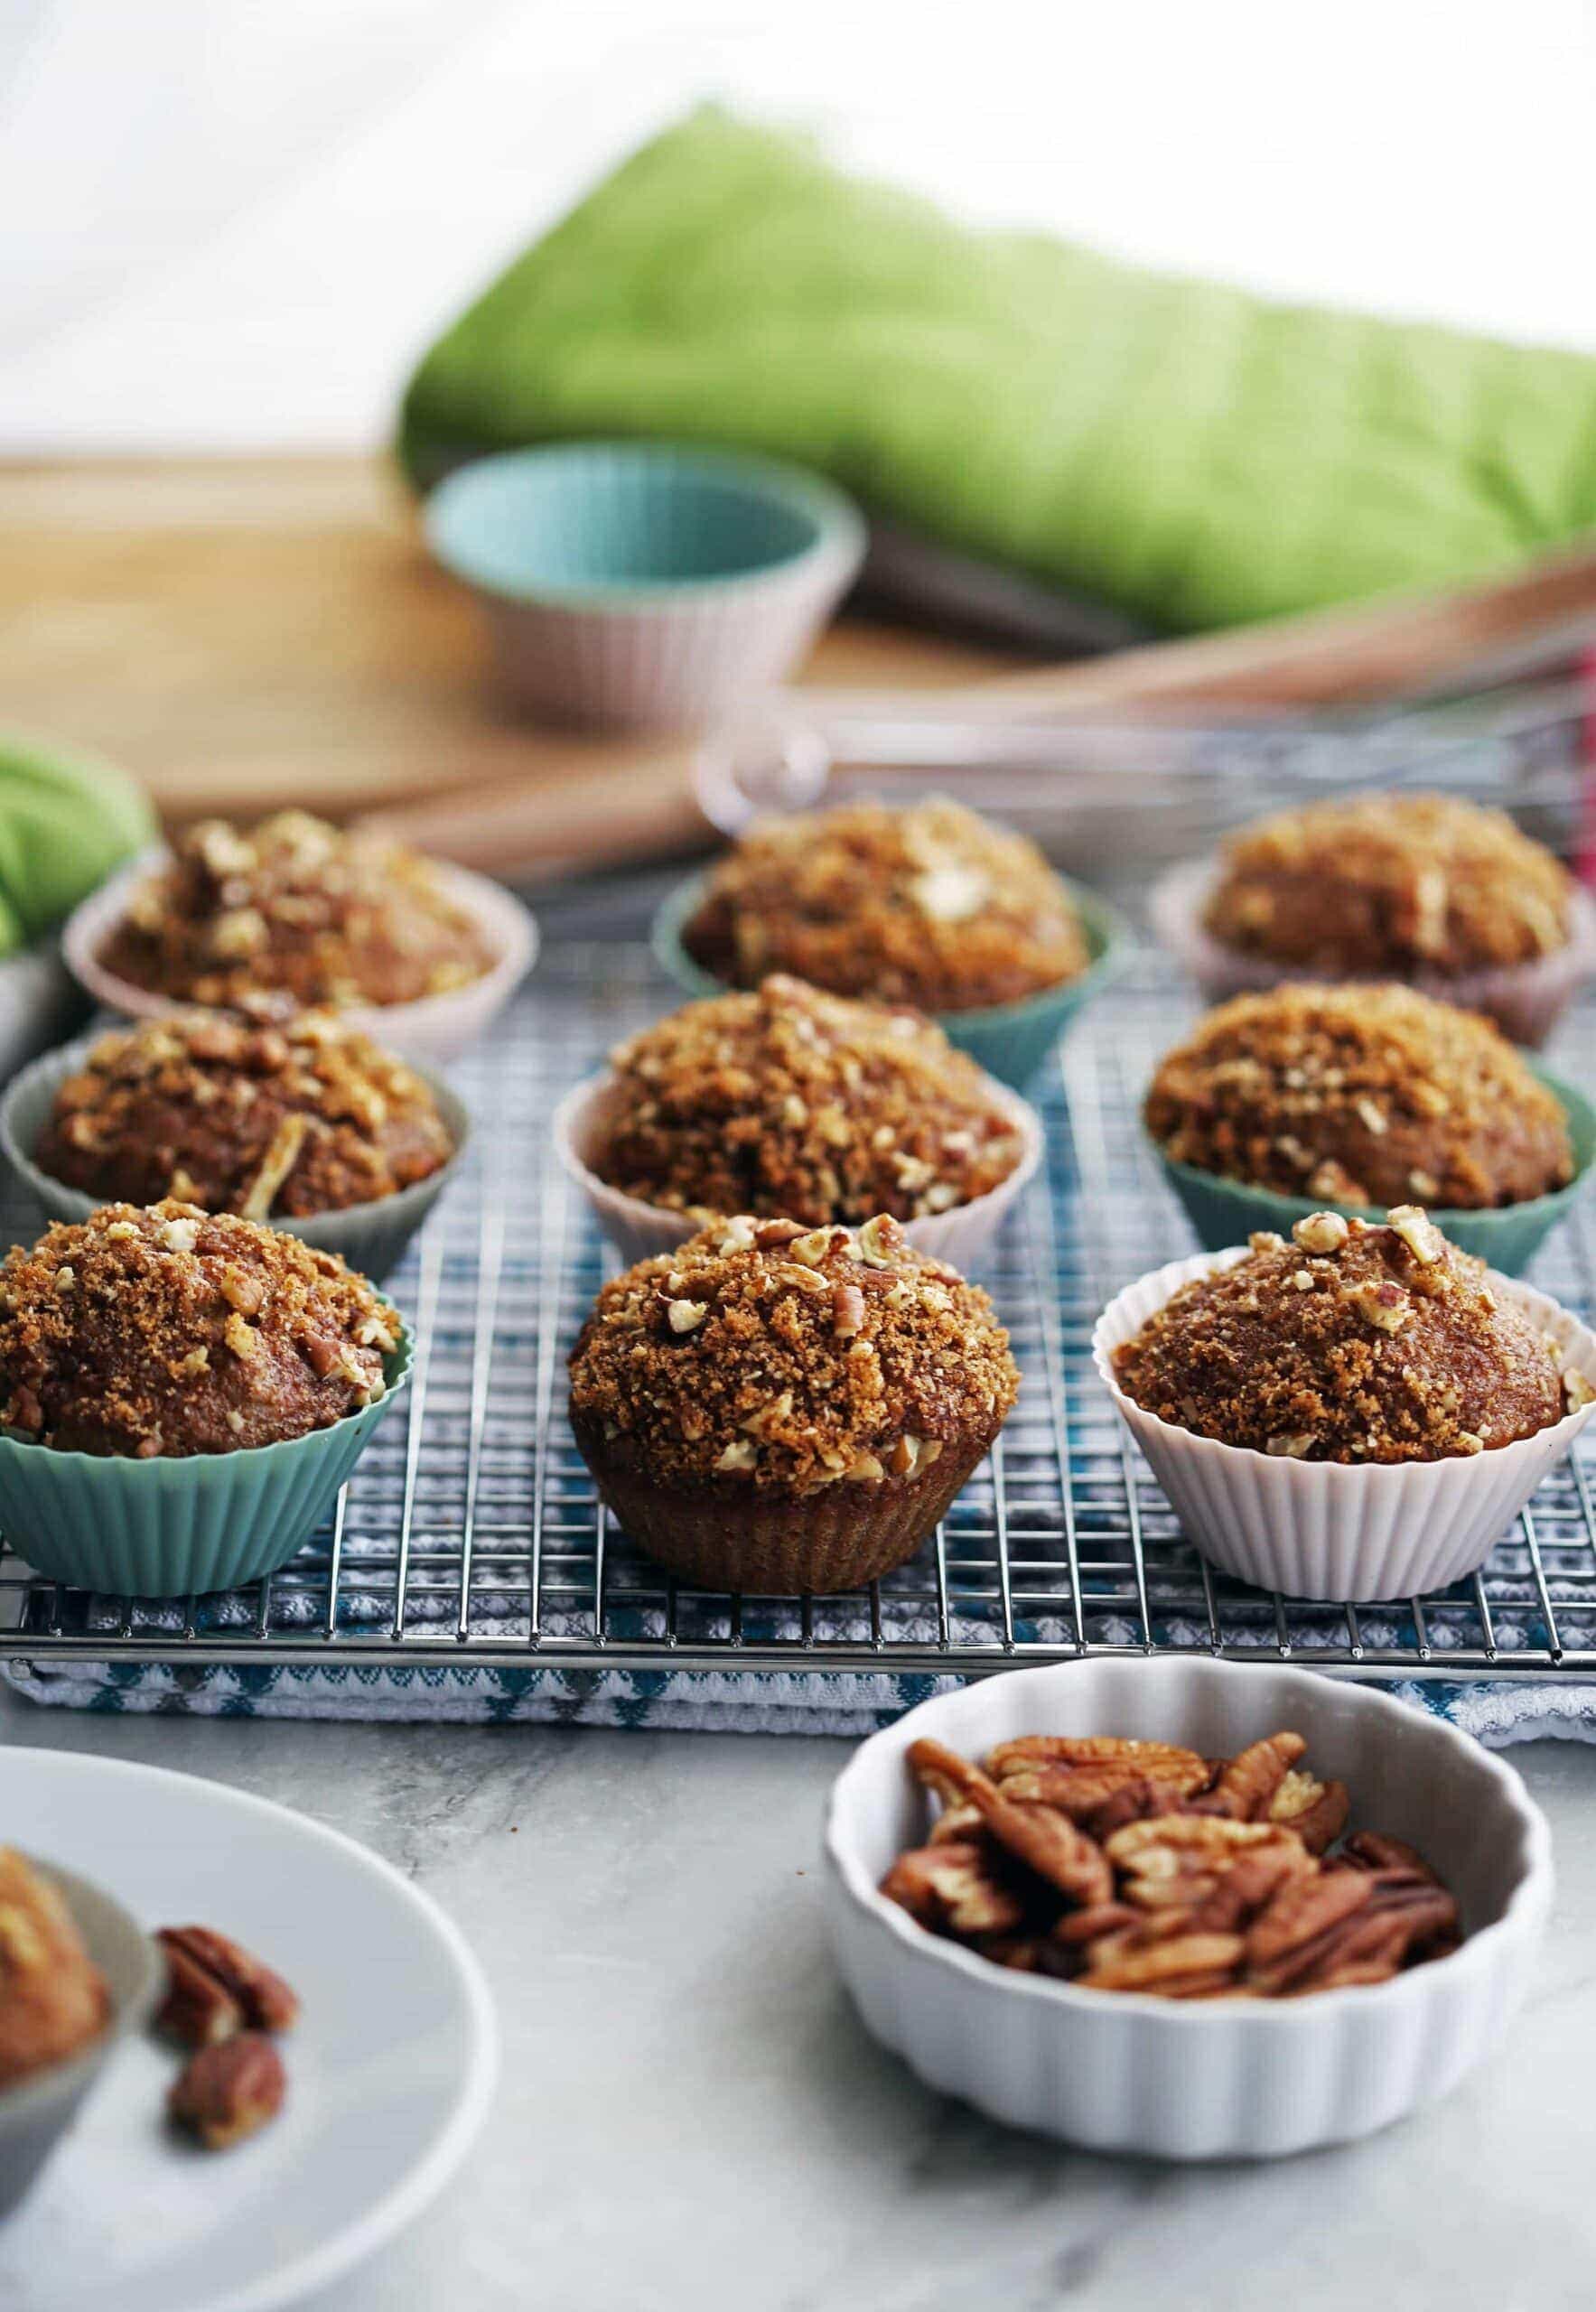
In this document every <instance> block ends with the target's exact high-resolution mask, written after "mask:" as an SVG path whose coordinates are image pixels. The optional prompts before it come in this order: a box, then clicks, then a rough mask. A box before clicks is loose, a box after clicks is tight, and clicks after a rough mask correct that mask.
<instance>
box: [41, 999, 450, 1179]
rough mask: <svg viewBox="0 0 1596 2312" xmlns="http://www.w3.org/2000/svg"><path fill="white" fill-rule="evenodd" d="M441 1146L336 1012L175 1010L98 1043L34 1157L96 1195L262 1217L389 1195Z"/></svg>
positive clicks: (428, 1121) (420, 1175) (397, 1081)
mask: <svg viewBox="0 0 1596 2312" xmlns="http://www.w3.org/2000/svg"><path fill="white" fill-rule="evenodd" d="M452 1154H453V1142H451V1140H450V1137H449V1133H448V1131H447V1129H446V1127H445V1125H444V1123H443V1117H442V1116H441V1115H440V1114H439V1113H438V1105H437V1102H436V1101H435V1100H434V1097H433V1094H432V1090H431V1088H430V1086H428V1085H427V1084H426V1082H425V1080H424V1078H423V1077H420V1076H418V1075H417V1074H416V1073H415V1069H414V1068H412V1067H406V1065H405V1063H404V1061H403V1060H400V1059H396V1058H393V1057H392V1056H391V1054H389V1053H387V1052H385V1051H382V1050H380V1049H378V1046H377V1045H376V1044H374V1043H372V1042H371V1041H370V1040H369V1039H368V1038H367V1037H365V1036H363V1035H360V1034H359V1033H357V1032H356V1031H355V1030H353V1029H350V1028H346V1027H343V1026H341V1024H340V1022H339V1021H338V1020H337V1019H336V1018H335V1017H333V1016H331V1015H330V1014H328V1013H326V1012H299V1013H295V1014H293V1015H291V1016H290V1017H288V1018H287V1019H285V1021H283V1023H282V1024H281V1026H266V1027H256V1026H252V1025H250V1024H249V1023H248V1022H247V1021H244V1020H240V1019H237V1018H234V1017H233V1016H231V1015H230V1014H229V1013H226V1012H169V1013H167V1014H166V1015H165V1016H164V1017H163V1018H161V1019H159V1020H147V1021H142V1022H141V1023H140V1024H139V1025H138V1026H136V1027H133V1028H129V1029H125V1030H117V1031H116V1032H114V1033H112V1034H110V1035H107V1036H102V1037H101V1038H100V1039H99V1040H98V1043H96V1044H95V1045H94V1046H93V1047H92V1049H90V1051H89V1055H88V1058H87V1060H86V1062H85V1065H84V1067H82V1068H81V1069H80V1070H79V1073H78V1074H76V1075H75V1076H69V1077H67V1078H66V1079H65V1080H64V1081H63V1083H62V1084H61V1087H60V1089H59V1090H58V1091H57V1093H56V1095H55V1105H54V1108H53V1111H52V1113H51V1117H50V1120H49V1122H48V1123H47V1124H46V1125H45V1128H44V1131H43V1133H42V1134H41V1136H40V1140H39V1144H38V1147H37V1149H36V1150H35V1151H34V1160H35V1161H36V1162H37V1163H38V1164H39V1166H40V1168H41V1169H42V1170H43V1171H46V1172H48V1173H49V1174H50V1176H51V1179H57V1180H61V1181H63V1182H64V1183H65V1185H66V1186H67V1187H68V1188H73V1189H81V1190H82V1192H83V1193H84V1194H85V1195H87V1196H93V1197H101V1198H106V1199H107V1201H112V1200H114V1201H117V1202H123V1203H127V1204H154V1203H157V1202H158V1201H159V1200H160V1198H163V1197H165V1196H172V1197H176V1198H179V1199H180V1200H182V1201H183V1202H185V1203H189V1204H197V1205H200V1206H201V1207H203V1208H204V1209H205V1210H206V1211H207V1212H236V1213H238V1214H240V1215H241V1216H242V1217H243V1218H245V1219H246V1220H269V1219H270V1218H271V1217H273V1215H274V1214H276V1215H280V1216H283V1217H287V1218H290V1219H304V1218H307V1217H309V1216H310V1215H312V1214H313V1213H318V1212H337V1211H342V1210H344V1209H346V1208H347V1207H349V1206H350V1205H357V1204H369V1203H371V1202H373V1201H375V1200H376V1199H378V1198H382V1197H389V1196H396V1195H397V1194H398V1192H399V1190H400V1189H406V1188H409V1187H411V1186H413V1185H414V1183H415V1181H417V1180H425V1179H428V1178H430V1176H431V1175H432V1174H433V1173H434V1172H435V1171H437V1170H439V1169H440V1168H441V1167H442V1166H443V1165H444V1164H446V1163H447V1162H448V1161H449V1159H450V1157H451V1155H452Z"/></svg>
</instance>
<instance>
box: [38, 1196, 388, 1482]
mask: <svg viewBox="0 0 1596 2312" xmlns="http://www.w3.org/2000/svg"><path fill="white" fill-rule="evenodd" d="M400 1331H401V1327H400V1320H399V1318H398V1315H397V1311H396V1310H393V1309H391V1308H390V1307H389V1306H388V1304H387V1301H384V1300H382V1299H381V1298H380V1297H379V1296H378V1294H377V1293H376V1292H375V1291H373V1290H372V1288H371V1286H370V1285H369V1283H368V1282H366V1280H365V1278H364V1277H361V1276H356V1275H355V1274H354V1273H353V1272H352V1271H351V1270H350V1269H348V1268H346V1267H345V1266H344V1263H342V1261H341V1260H339V1259H337V1258H336V1257H335V1256H334V1255H333V1254H331V1253H322V1252H315V1251H313V1250H312V1249H311V1247H310V1246H309V1245H303V1244H301V1243H300V1241H299V1239H298V1238H297V1237H295V1236H285V1235H280V1234H279V1233H278V1232H277V1231H276V1230H275V1229H272V1228H263V1227H260V1226H257V1225H256V1223H255V1222H253V1221H249V1220H240V1219H238V1218H237V1217H234V1216H233V1215H231V1214H227V1213H204V1212H201V1209H200V1208H199V1207H198V1206H197V1205H191V1204H180V1203H178V1202H177V1201H176V1200H175V1199H173V1198H167V1199H166V1200H165V1201H164V1202H163V1203H160V1204H155V1205H151V1206H148V1207H143V1208H141V1207H137V1206H135V1205H131V1204H112V1205H107V1206H106V1207H104V1209H103V1210H101V1211H99V1212H96V1213H92V1214H91V1215H90V1216H89V1218H88V1219H87V1220H85V1221H82V1222H80V1223H79V1224H77V1225H76V1226H64V1225H63V1224H61V1223H60V1222H57V1223H56V1225H55V1226H53V1227H51V1228H49V1229H47V1230H46V1231H45V1234H44V1235H42V1237H41V1238H40V1240H39V1242H38V1243H37V1244H36V1245H33V1247H32V1249H31V1250H24V1249H23V1247H21V1246H20V1245H19V1246H18V1247H17V1248H16V1249H15V1250H14V1251H13V1252H12V1253H10V1254H7V1256H6V1258H5V1262H4V1263H0V1421H3V1422H5V1426H6V1427H7V1428H8V1429H10V1430H12V1431H14V1433H15V1434H16V1435H17V1436H19V1437H22V1438H24V1439H31V1440H33V1441H35V1442H37V1443H39V1444H41V1445H48V1446H55V1447H58V1448H60V1449H61V1450H68V1451H74V1452H79V1453H98V1454H126V1455H132V1456H134V1457H135V1458H137V1459H141V1460H149V1459H154V1457H156V1456H157V1455H164V1456H166V1457H167V1458H169V1459H175V1458H179V1457H182V1456H183V1455H187V1454H191V1453H226V1452H230V1451H233V1450H236V1449H238V1448H239V1447H244V1446H252V1445H269V1444H272V1443H274V1442H275V1440H278V1439H280V1438H285V1437H302V1436H303V1435H305V1434H306V1432H307V1431H310V1430H313V1429H329V1428H331V1426H332V1424H333V1422H337V1421H341V1420H342V1419H343V1417H344V1415H345V1414H346V1413H350V1412H356V1411H358V1410H359V1408H360V1407H361V1406H364V1405H369V1404H371V1403H375V1402H376V1400H377V1399H378V1398H379V1397H380V1396H381V1395H382V1394H384V1390H385V1386H386V1384H385V1381H384V1375H383V1359H384V1357H385V1356H387V1355H388V1354H389V1353H390V1352H391V1351H392V1350H394V1349H395V1348H397V1346H398V1343H399V1338H400Z"/></svg>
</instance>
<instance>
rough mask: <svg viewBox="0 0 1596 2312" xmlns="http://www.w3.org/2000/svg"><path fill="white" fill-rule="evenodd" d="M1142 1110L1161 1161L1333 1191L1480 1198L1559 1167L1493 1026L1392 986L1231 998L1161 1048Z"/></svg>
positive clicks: (1545, 1123) (1496, 1202) (1523, 1190)
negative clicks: (1164, 1051)
mask: <svg viewBox="0 0 1596 2312" xmlns="http://www.w3.org/2000/svg"><path fill="white" fill-rule="evenodd" d="M1143 1116H1144V1120H1145V1123H1146V1126H1147V1130H1148V1132H1149V1133H1150V1134H1151V1136H1152V1138H1153V1140H1154V1141H1155V1142H1157V1144H1158V1146H1159V1148H1160V1149H1161V1150H1162V1152H1163V1154H1164V1156H1165V1157H1166V1158H1167V1159H1168V1160H1169V1161H1171V1163H1176V1164H1189V1165H1192V1166H1194V1167H1195V1168H1196V1169H1197V1170H1199V1171H1202V1172H1209V1173H1214V1174H1218V1176H1220V1177H1221V1178H1224V1179H1233V1180H1241V1181H1245V1182H1246V1183H1247V1184H1248V1185H1249V1186H1251V1187H1254V1188H1263V1189H1277V1190H1279V1191H1280V1192H1281V1193H1282V1194H1283V1195H1287V1196H1308V1197H1318V1198H1329V1199H1330V1200H1333V1201H1335V1202H1338V1203H1342V1204H1364V1205H1392V1204H1402V1203H1404V1202H1405V1201H1407V1200H1409V1199H1413V1200H1414V1201H1417V1202H1421V1203H1424V1204H1431V1205H1437V1206H1442V1207H1449V1208H1453V1209H1457V1210H1469V1211H1474V1210H1484V1209H1487V1208H1489V1207H1495V1206H1502V1205H1513V1204H1521V1203H1524V1202H1526V1201H1527V1200H1528V1199H1529V1198H1534V1197H1540V1196H1546V1195H1549V1194H1550V1193H1552V1191H1553V1190H1554V1189H1560V1188H1562V1187H1563V1186H1564V1185H1565V1184H1566V1183H1567V1182H1568V1181H1569V1180H1570V1179H1573V1170H1574V1160H1573V1148H1572V1146H1571V1144H1570V1141H1569V1135H1568V1127H1567V1123H1566V1121H1565V1119H1564V1116H1563V1110H1562V1108H1561V1107H1560V1105H1558V1103H1557V1101H1556V1100H1555V1099H1554V1096H1553V1095H1552V1094H1551V1093H1550V1092H1549V1091H1548V1090H1547V1089H1546V1087H1545V1085H1543V1084H1542V1083H1540V1082H1539V1081H1538V1080H1537V1079H1536V1078H1535V1077H1534V1076H1532V1075H1531V1073H1530V1071H1529V1069H1528V1068H1527V1067H1526V1066H1525V1063H1524V1061H1523V1060H1522V1059H1521V1058H1520V1057H1519V1055H1518V1054H1517V1051H1516V1050H1515V1049H1513V1047H1512V1045H1511V1044H1510V1043H1508V1042H1507V1039H1506V1038H1505V1037H1504V1036H1502V1035H1501V1034H1500V1033H1499V1032H1498V1030H1497V1029H1496V1028H1495V1027H1494V1026H1493V1025H1492V1023H1491V1022H1490V1021H1489V1020H1486V1019H1484V1018H1482V1017H1480V1016H1479V1015H1478V1014H1476V1013H1474V1012H1461V1011H1459V1010H1457V1009H1455V1008H1454V1007H1453V1006H1452V1005H1451V1004H1448V1003H1442V1002H1439V1001H1438V1000H1437V999H1435V998H1434V997H1432V996H1427V995H1421V994H1420V993H1417V991H1416V990H1414V989H1412V988H1405V987H1396V986H1379V985H1376V986H1368V987H1358V986H1351V987H1346V986H1343V987H1336V986H1330V987H1321V986H1317V985H1314V984H1305V983H1302V982H1297V983H1292V982H1284V983H1283V984H1281V985H1280V986H1278V987H1276V988H1273V989H1271V990H1270V991H1269V992H1268V993H1265V994H1258V995H1238V996H1236V997H1235V998H1233V999H1232V1001H1231V1002H1228V1003H1222V1004H1220V1005H1219V1006H1218V1009H1217V1010H1215V1011H1213V1012H1209V1015H1208V1017H1207V1018H1206V1019H1205V1020H1203V1021H1201V1022H1200V1024H1199V1027H1198V1029H1197V1030H1196V1032H1195V1033H1194V1034H1193V1035H1192V1036H1190V1038H1189V1039H1187V1041H1186V1042H1185V1043H1183V1044H1181V1045H1178V1046H1177V1047H1176V1049H1174V1050H1173V1051H1171V1052H1169V1053H1167V1054H1166V1055H1165V1057H1164V1058H1163V1059H1162V1062H1161V1063H1160V1065H1159V1067H1158V1071H1157V1073H1156V1075H1155V1076H1154V1077H1153V1083H1152V1086H1151V1088H1150V1089H1149V1091H1148V1094H1147V1099H1146V1103H1145V1106H1144V1109H1143Z"/></svg>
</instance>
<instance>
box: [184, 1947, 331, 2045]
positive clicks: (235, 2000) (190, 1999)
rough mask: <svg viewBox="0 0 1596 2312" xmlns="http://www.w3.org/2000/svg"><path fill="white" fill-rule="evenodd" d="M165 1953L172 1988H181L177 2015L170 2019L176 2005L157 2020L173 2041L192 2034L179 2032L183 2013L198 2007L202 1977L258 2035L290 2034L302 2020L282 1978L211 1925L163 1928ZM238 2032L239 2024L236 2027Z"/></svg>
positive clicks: (202, 2040) (198, 2041)
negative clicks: (206, 1978) (199, 1985)
mask: <svg viewBox="0 0 1596 2312" xmlns="http://www.w3.org/2000/svg"><path fill="white" fill-rule="evenodd" d="M155 1940H156V1942H157V1943H158V1944H160V1945H161V1947H162V1949H163V1951H164V1952H165V1953H166V1963H167V1966H168V1968H169V1969H170V1971H171V1979H172V1984H173V1990H177V1989H178V1987H179V1986H180V1984H181V1986H182V2004H181V2005H180V2012H179V2015H178V2016H177V2017H175V2018H169V2016H168V2011H167V2010H168V2008H170V2006H171V2004H172V2000H171V1998H170V1996H169V1998H168V2001H167V2006H166V2007H163V2009H162V2010H161V2015H160V2017H159V2018H157V2020H158V2021H159V2022H160V2024H161V2027H162V2028H163V2029H164V2030H168V2031H170V2032H171V2033H172V2035H173V2037H175V2038H184V2037H189V2035H188V2034H187V2033H186V2032H184V2031H183V2030H182V2028H179V2025H180V2023H181V2021H182V2012H183V2011H184V2009H188V2008H190V2007H191V2006H194V2005H198V2004H199V1997H198V1981H197V1979H198V1977H199V1976H201V1975H204V1976H206V1977H208V1978H209V1979H210V1982H211V1983H212V1984H214V1985H215V1987H216V1989H217V1990H218V1991H219V1993H220V1994H221V1996H222V1998H223V1999H225V2000H229V2001H230V2002H231V2004H232V2005H233V2006H234V2008H236V2009H237V2010H238V2017H239V2018H240V2019H241V2021H242V2022H244V2023H247V2024H248V2025H249V2027H250V2028H251V2029H252V2030H257V2031H291V2030H292V2029H293V2028H294V2024H295V2023H296V2022H297V2021H298V2019H299V1999H298V1996H297V1994H296V1993H295V1992H294V1991H293V1990H290V1989H289V1987H288V1985H287V1984H286V1983H285V1981H283V1978H282V1976H281V1975H279V1974H275V1973H274V1972H273V1971H272V1969H271V1968H270V1967H268V1966H267V1965H266V1963H265V1962H264V1961H263V1960H260V1959H257V1957H256V1956H255V1953H253V1952H252V1951H246V1950H245V1948H244V1946H243V1944H241V1943H234V1942H233V1941H232V1940H231V1939H230V1938H229V1936H228V1935H225V1934H217V1933H216V1931H215V1930H214V1928H212V1927H209V1926H163V1927H162V1928H161V1929H160V1931H159V1932H158V1933H157V1934H156V1936H155ZM233 2028H234V2029H235V2030H236V2029H237V2028H238V2024H237V2023H235V2024H234V2026H233ZM225 2037H229V2033H228V2032H226V2031H220V2030H214V2029H213V2030H211V2031H210V2032H208V2033H206V2034H204V2035H203V2037H193V2038H191V2039H190V2044H191V2046H200V2045H202V2044H206V2043H208V2042H209V2041H210V2040H215V2039H219V2038H225Z"/></svg>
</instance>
